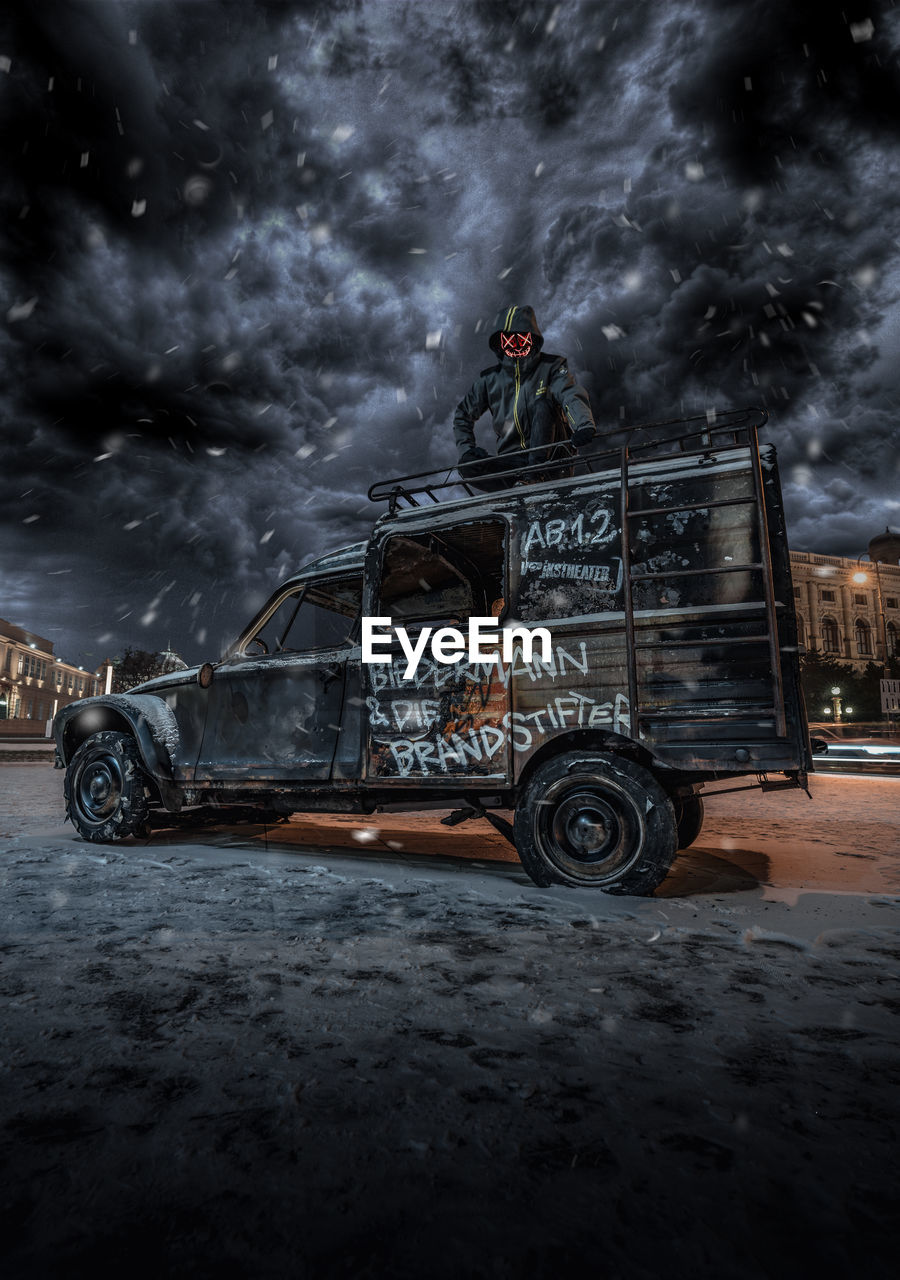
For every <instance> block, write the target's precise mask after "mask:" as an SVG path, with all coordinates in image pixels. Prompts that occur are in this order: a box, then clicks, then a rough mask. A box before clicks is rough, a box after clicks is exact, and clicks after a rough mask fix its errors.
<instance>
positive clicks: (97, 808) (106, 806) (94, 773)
mask: <svg viewBox="0 0 900 1280" xmlns="http://www.w3.org/2000/svg"><path fill="white" fill-rule="evenodd" d="M124 787H125V775H124V772H123V769H122V762H121V760H120V759H119V758H118V756H117V755H115V753H114V752H112V751H103V752H101V753H99V754H97V755H94V756H91V758H90V759H89V760H86V761H85V762H84V765H83V766H82V768H81V769H80V771H79V773H78V777H77V779H76V782H75V803H76V804H77V806H78V809H79V812H80V814H81V816H82V817H83V818H84V819H85V820H86V821H87V822H89V823H92V824H96V825H100V824H101V823H103V822H106V821H107V819H109V818H111V817H113V815H114V814H115V813H116V812H117V810H118V809H119V806H120V805H121V803H122V794H123V791H124Z"/></svg>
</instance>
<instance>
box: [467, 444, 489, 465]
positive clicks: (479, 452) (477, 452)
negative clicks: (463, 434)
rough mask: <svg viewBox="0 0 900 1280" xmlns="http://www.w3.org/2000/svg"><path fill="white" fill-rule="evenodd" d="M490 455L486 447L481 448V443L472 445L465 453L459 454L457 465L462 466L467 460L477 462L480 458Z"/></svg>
mask: <svg viewBox="0 0 900 1280" xmlns="http://www.w3.org/2000/svg"><path fill="white" fill-rule="evenodd" d="M490 456H491V455H490V454H489V453H488V451H487V449H482V447H481V445H479V444H476V445H473V446H472V448H471V449H467V450H466V451H465V453H461V454H460V455H459V465H460V466H461V467H464V466H465V465H466V463H467V462H479V461H480V460H481V459H482V458H489V457H490Z"/></svg>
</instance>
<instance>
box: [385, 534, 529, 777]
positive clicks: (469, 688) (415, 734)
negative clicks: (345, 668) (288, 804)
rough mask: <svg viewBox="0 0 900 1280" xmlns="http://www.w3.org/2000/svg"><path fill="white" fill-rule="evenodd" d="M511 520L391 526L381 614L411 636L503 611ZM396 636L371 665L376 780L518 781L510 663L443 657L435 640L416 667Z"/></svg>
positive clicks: (463, 625)
mask: <svg viewBox="0 0 900 1280" xmlns="http://www.w3.org/2000/svg"><path fill="white" fill-rule="evenodd" d="M507 541H508V539H507V526H506V522H505V521H504V520H500V519H490V520H469V521H468V522H466V523H465V524H459V525H452V526H449V527H447V528H438V529H435V530H434V531H433V532H429V533H420V532H413V531H410V532H409V533H406V532H404V533H398V532H393V533H389V532H386V533H385V535H384V536H383V537H382V538H381V539H380V541H378V542H377V543H376V544H375V545H374V546H373V547H372V548H371V550H370V560H369V565H370V566H371V569H372V579H373V581H374V587H373V590H372V597H371V608H372V610H373V613H374V616H376V617H385V618H391V620H392V625H393V626H394V627H395V628H396V627H400V626H402V627H404V628H405V629H406V631H407V633H408V635H409V637H410V639H411V640H413V641H414V640H415V638H416V637H417V636H418V635H419V634H420V632H421V630H422V629H423V628H424V627H429V628H431V634H432V635H433V634H434V631H436V630H438V629H439V628H442V627H455V628H457V629H458V630H459V631H461V632H462V633H463V635H464V636H467V634H468V623H469V618H470V617H491V616H493V617H496V618H498V620H499V618H500V617H501V615H502V613H503V610H504V608H505V603H506V590H507V589H506V581H507V577H506V548H507ZM406 666H407V658H406V656H405V655H404V653H403V651H402V649H401V647H400V644H399V643H398V642H396V641H395V642H394V643H393V645H392V647H391V650H390V658H389V659H388V660H386V661H385V662H383V663H378V664H370V663H366V664H365V665H364V667H363V672H364V674H363V681H364V685H363V687H364V697H365V703H366V709H367V717H368V733H367V751H366V755H367V764H366V776H367V779H368V780H369V781H370V782H374V781H377V780H388V779H390V780H391V781H392V782H403V781H404V780H407V779H408V780H410V781H411V782H415V783H416V784H417V785H419V786H421V785H422V784H423V783H427V784H428V785H437V786H441V785H443V784H444V783H447V784H450V783H452V784H453V785H454V787H455V789H456V790H458V789H459V782H460V780H465V779H469V778H471V779H472V780H473V781H476V780H477V781H479V782H484V781H490V782H491V783H492V784H493V785H494V786H497V787H499V786H503V785H505V784H506V783H507V782H508V780H509V773H510V755H511V749H510V742H509V733H508V729H507V726H508V724H509V717H508V712H509V701H508V688H509V677H508V672H507V671H506V670H505V669H504V667H503V664H502V662H499V661H497V662H485V663H477V664H470V663H469V661H468V657H467V656H464V657H462V658H460V659H458V660H456V661H455V662H452V663H443V662H439V661H437V660H436V659H435V658H434V657H433V656H432V653H431V645H430V639H429V642H428V644H427V646H426V649H425V652H424V654H423V656H422V658H421V661H420V662H419V665H418V669H417V670H416V672H415V674H413V675H411V676H410V677H409V678H407V677H406V675H405V669H406Z"/></svg>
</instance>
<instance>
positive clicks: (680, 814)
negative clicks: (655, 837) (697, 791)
mask: <svg viewBox="0 0 900 1280" xmlns="http://www.w3.org/2000/svg"><path fill="white" fill-rule="evenodd" d="M674 804H675V823H676V826H677V829H678V848H679V849H688V848H690V846H691V845H692V844H693V843H694V841H695V840H696V839H697V837H698V836H699V834H700V832H701V831H702V830H703V801H702V800H701V799H700V797H699V796H676V797H675V800H674Z"/></svg>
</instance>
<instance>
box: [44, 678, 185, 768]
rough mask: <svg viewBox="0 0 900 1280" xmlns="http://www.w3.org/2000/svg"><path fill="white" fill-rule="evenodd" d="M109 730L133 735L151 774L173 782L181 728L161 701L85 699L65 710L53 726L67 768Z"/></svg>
mask: <svg viewBox="0 0 900 1280" xmlns="http://www.w3.org/2000/svg"><path fill="white" fill-rule="evenodd" d="M106 730H118V731H119V732H122V733H129V734H131V736H132V737H133V738H134V740H135V742H136V744H137V748H138V752H139V754H140V757H141V763H142V764H143V766H144V768H145V769H146V771H147V773H148V774H149V775H150V776H151V777H152V778H154V779H155V780H157V781H160V782H164V783H165V782H170V781H171V780H172V756H171V750H170V744H171V743H174V742H176V741H177V733H178V726H177V724H176V722H175V716H174V714H173V712H172V710H171V708H170V707H168V706H167V705H166V703H165V702H163V700H162V699H161V698H155V697H153V696H152V695H150V694H136V695H134V696H133V697H127V696H124V695H116V694H112V695H107V696H106V697H100V698H84V699H82V700H81V701H80V702H75V703H71V704H70V705H69V706H68V707H64V708H63V709H62V711H60V712H59V714H58V715H57V717H56V720H55V721H54V724H53V734H54V737H55V739H56V749H57V751H58V753H59V757H60V759H61V760H62V762H63V764H64V765H68V764H69V761H70V760H71V759H72V756H73V755H74V754H75V752H76V751H77V750H78V748H79V747H80V746H81V744H82V742H84V741H85V740H86V739H87V738H90V737H91V736H92V735H93V734H95V733H103V732H105V731H106ZM173 735H175V736H173Z"/></svg>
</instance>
